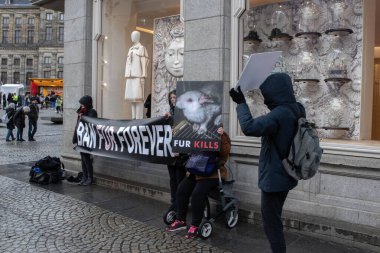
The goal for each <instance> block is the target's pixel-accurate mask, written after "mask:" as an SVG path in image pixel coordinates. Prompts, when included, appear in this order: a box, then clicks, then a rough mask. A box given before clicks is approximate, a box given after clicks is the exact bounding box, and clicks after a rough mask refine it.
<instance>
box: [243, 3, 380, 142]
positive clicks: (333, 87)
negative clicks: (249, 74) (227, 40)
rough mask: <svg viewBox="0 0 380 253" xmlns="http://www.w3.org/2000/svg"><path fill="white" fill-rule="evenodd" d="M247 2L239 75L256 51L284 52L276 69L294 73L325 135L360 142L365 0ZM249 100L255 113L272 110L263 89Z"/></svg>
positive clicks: (310, 112) (298, 89)
mask: <svg viewBox="0 0 380 253" xmlns="http://www.w3.org/2000/svg"><path fill="white" fill-rule="evenodd" d="M247 2H248V6H250V7H249V8H248V9H247V10H246V11H245V13H244V14H243V15H242V17H241V19H240V28H241V31H242V33H241V35H240V42H239V60H240V65H239V74H241V72H242V70H243V68H244V66H245V64H246V63H247V61H248V60H249V57H250V55H251V54H254V53H265V52H274V51H282V55H281V57H280V58H279V59H278V61H277V62H276V64H275V66H274V67H273V70H272V73H274V72H285V73H287V74H289V75H290V76H291V78H292V80H293V88H294V91H295V95H296V98H297V100H298V101H299V102H301V103H302V104H303V105H304V106H305V109H306V112H307V118H308V119H309V120H310V121H312V122H314V123H315V124H316V126H317V128H318V132H319V133H320V136H321V137H322V138H325V139H344V140H359V139H360V132H359V131H360V130H359V129H360V126H359V123H360V117H361V115H360V110H361V107H360V104H361V91H360V90H361V88H360V87H361V80H362V67H363V66H362V59H363V57H362V48H363V41H362V40H361V38H362V37H363V29H362V23H363V3H362V1H359V2H358V1H355V0H332V1H318V0H311V1H269V0H268V1H258V0H247ZM379 44H380V43H379ZM246 98H247V102H248V105H249V107H250V109H251V113H252V115H253V116H254V117H257V116H260V115H263V114H265V113H267V112H268V111H269V110H268V109H267V107H266V106H265V105H264V99H263V97H262V95H261V93H260V91H259V90H254V91H248V92H247V93H246ZM238 135H243V133H241V132H238Z"/></svg>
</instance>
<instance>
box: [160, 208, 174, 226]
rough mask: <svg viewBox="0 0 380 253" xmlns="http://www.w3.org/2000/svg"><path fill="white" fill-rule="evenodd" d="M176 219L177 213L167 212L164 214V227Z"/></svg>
mask: <svg viewBox="0 0 380 253" xmlns="http://www.w3.org/2000/svg"><path fill="white" fill-rule="evenodd" d="M176 218H177V213H176V212H175V211H174V210H169V211H167V212H166V213H165V214H164V217H163V220H164V223H165V224H166V225H170V224H172V223H173V222H174V221H175V219H176Z"/></svg>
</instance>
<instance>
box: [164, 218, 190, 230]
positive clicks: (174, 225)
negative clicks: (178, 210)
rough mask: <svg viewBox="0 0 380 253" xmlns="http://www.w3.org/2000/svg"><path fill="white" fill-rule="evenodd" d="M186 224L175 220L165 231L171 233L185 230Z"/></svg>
mask: <svg viewBox="0 0 380 253" xmlns="http://www.w3.org/2000/svg"><path fill="white" fill-rule="evenodd" d="M186 227H187V226H186V222H184V221H180V220H175V221H174V222H173V223H172V224H171V225H169V226H168V227H167V228H166V231H169V232H173V231H179V230H184V229H186Z"/></svg>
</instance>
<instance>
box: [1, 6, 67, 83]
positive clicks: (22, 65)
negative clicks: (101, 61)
mask: <svg viewBox="0 0 380 253" xmlns="http://www.w3.org/2000/svg"><path fill="white" fill-rule="evenodd" d="M63 41H64V14H63V12H57V11H52V10H48V9H44V8H40V7H36V6H34V5H32V4H31V3H30V2H29V1H26V0H0V58H1V60H0V69H1V71H0V77H1V82H2V83H4V84H6V83H20V84H24V85H25V91H29V85H30V84H29V81H28V78H31V77H34V78H63V62H64V53H63Z"/></svg>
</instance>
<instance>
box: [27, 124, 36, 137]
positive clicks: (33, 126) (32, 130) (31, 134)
mask: <svg viewBox="0 0 380 253" xmlns="http://www.w3.org/2000/svg"><path fill="white" fill-rule="evenodd" d="M36 132H37V121H33V120H29V129H28V139H29V140H31V139H33V138H34V135H35V134H36Z"/></svg>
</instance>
